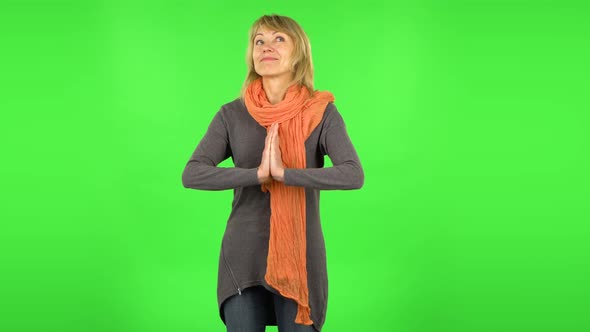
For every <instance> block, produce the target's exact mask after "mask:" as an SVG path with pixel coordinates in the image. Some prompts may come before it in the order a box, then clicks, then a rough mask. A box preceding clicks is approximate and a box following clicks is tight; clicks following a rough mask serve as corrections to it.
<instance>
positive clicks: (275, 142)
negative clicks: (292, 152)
mask: <svg viewBox="0 0 590 332" xmlns="http://www.w3.org/2000/svg"><path fill="white" fill-rule="evenodd" d="M270 128H271V129H270V134H271V144H270V175H271V176H272V178H273V179H275V180H276V181H280V182H283V181H285V167H284V166H283V159H282V157H281V149H280V147H279V124H278V123H275V124H273V125H272V126H271V127H270Z"/></svg>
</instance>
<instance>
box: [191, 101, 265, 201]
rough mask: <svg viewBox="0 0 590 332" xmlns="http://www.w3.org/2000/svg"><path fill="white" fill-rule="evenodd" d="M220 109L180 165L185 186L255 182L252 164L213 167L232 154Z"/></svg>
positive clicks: (205, 187) (208, 187)
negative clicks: (185, 162)
mask: <svg viewBox="0 0 590 332" xmlns="http://www.w3.org/2000/svg"><path fill="white" fill-rule="evenodd" d="M222 111H223V109H222V110H220V111H219V112H217V113H216V114H215V116H214V117H213V120H212V121H211V124H209V127H208V129H207V132H206V133H205V136H204V137H203V138H202V139H201V141H200V142H199V144H198V145H197V148H196V149H195V151H194V152H193V154H192V156H191V158H190V159H189V161H188V162H187V164H186V166H185V168H184V171H183V173H182V184H183V186H184V187H185V188H192V189H202V190H225V189H233V188H237V187H246V186H253V185H258V184H259V183H258V174H257V169H256V168H239V167H228V168H223V167H217V165H218V164H219V163H220V162H222V161H224V160H225V159H227V158H229V157H231V156H232V152H231V148H230V144H229V135H228V130H227V126H226V124H225V121H224V119H223V114H222Z"/></svg>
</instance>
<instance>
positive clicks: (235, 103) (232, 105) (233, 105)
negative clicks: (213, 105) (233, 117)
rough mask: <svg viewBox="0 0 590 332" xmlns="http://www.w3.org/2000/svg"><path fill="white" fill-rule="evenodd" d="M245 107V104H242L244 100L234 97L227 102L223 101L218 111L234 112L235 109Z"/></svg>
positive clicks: (240, 109) (238, 109)
mask: <svg viewBox="0 0 590 332" xmlns="http://www.w3.org/2000/svg"><path fill="white" fill-rule="evenodd" d="M245 109H246V105H245V104H244V101H243V100H242V99H241V98H239V97H238V98H236V99H234V100H232V101H230V102H228V103H225V104H223V105H221V109H220V110H219V111H220V112H223V111H225V112H235V111H236V110H237V111H243V110H245Z"/></svg>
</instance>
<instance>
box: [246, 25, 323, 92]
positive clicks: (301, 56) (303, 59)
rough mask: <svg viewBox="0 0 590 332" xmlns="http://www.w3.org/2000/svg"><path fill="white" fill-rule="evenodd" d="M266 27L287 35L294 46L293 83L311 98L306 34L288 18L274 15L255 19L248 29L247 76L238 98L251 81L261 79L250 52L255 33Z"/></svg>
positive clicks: (308, 45) (311, 81)
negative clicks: (303, 87)
mask: <svg viewBox="0 0 590 332" xmlns="http://www.w3.org/2000/svg"><path fill="white" fill-rule="evenodd" d="M261 27H266V28H268V29H273V30H276V31H280V32H283V33H285V34H287V35H288V36H289V37H290V38H291V39H292V40H293V44H294V49H293V54H292V57H291V71H292V72H293V82H295V83H298V84H299V85H303V86H305V87H306V88H307V90H308V91H309V94H310V96H313V92H314V89H313V62H312V60H311V44H310V43H309V38H307V34H305V31H303V29H302V28H301V26H300V25H299V24H298V23H297V22H295V20H293V19H292V18H290V17H287V16H281V15H276V14H271V15H264V16H262V17H260V18H259V19H257V20H256V21H255V22H254V23H253V24H252V27H251V28H250V33H249V34H250V39H249V40H248V50H247V51H246V65H247V66H248V74H247V75H246V80H245V81H244V84H243V85H242V90H241V91H240V97H241V98H242V100H243V99H244V92H245V91H246V88H247V87H248V85H249V84H250V83H252V81H254V80H256V79H258V78H259V77H261V76H260V75H258V73H256V70H255V69H254V59H252V52H253V49H254V39H255V37H256V32H257V31H258V30H259V29H260V28H261Z"/></svg>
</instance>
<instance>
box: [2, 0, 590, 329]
mask: <svg viewBox="0 0 590 332" xmlns="http://www.w3.org/2000/svg"><path fill="white" fill-rule="evenodd" d="M268 13H278V14H282V15H287V16H291V17H292V18H294V19H295V20H297V21H298V22H299V23H300V24H301V25H302V27H303V28H304V29H305V30H306V32H307V33H308V35H309V37H310V39H311V43H312V46H313V60H314V65H315V74H316V80H315V84H316V88H317V89H320V90H329V91H331V92H333V93H334V95H335V97H336V105H337V107H338V109H339V111H340V112H341V114H342V116H343V118H344V120H345V122H346V124H347V129H348V132H349V135H350V137H351V139H352V141H353V143H354V144H355V146H356V148H357V152H358V154H359V156H360V158H361V161H362V164H363V167H364V170H365V177H366V180H365V185H364V187H363V188H362V189H361V190H356V191H324V192H323V193H322V210H321V217H322V225H323V229H324V235H325V239H326V246H327V255H328V256H327V257H328V274H329V287H330V290H329V294H330V295H329V302H328V303H329V304H328V313H327V320H326V323H325V325H324V330H323V331H326V332H332V331H400V332H447V331H448V332H460V331H465V332H482V331H490V332H504V331H519V332H521V331H535V332H540V331H560V332H562V331H576V332H578V331H584V330H586V331H587V330H590V268H589V263H590V254H589V253H590V228H589V226H588V221H589V220H590V212H589V201H590V190H589V182H590V181H589V180H590V177H589V175H588V170H589V169H590V167H589V157H588V151H590V149H589V145H590V144H589V138H588V136H589V132H590V126H589V124H590V121H589V120H590V119H589V116H588V112H589V111H590V107H589V106H590V103H589V93H588V92H589V86H590V84H588V75H589V74H590V70H589V59H590V45H589V40H590V37H589V36H590V23H589V22H590V20H589V17H590V6H589V5H587V4H586V3H585V2H584V1H579V2H573V1H491V0H490V1H458V0H450V1H371V0H367V1H362V2H353V1H350V2H348V1H257V2H245V1H244V2H243V1H164V0H162V1H150V2H144V1H136V2H134V1H114V0H113V1H2V2H1V5H0V31H2V33H1V34H0V42H1V45H2V46H1V47H2V52H0V60H1V61H0V70H1V77H2V78H1V82H2V83H1V86H0V88H1V92H0V94H1V96H2V97H1V98H0V110H1V113H0V114H1V116H2V120H1V121H0V122H1V123H2V125H1V128H0V129H1V130H0V135H1V139H2V164H1V166H0V167H1V171H2V172H1V174H2V197H1V198H2V208H1V212H0V213H1V214H0V218H1V220H2V221H1V225H2V228H1V231H0V272H1V273H0V330H1V331H7V332H13V331H40V332H42V331H60V332H66V331H89V332H90V331H129V332H130V331H141V332H151V331H168V332H172V331H223V330H224V325H223V323H222V322H221V320H220V319H219V316H218V311H217V303H216V282H217V263H218V258H219V256H218V255H219V249H220V244H221V237H222V235H223V231H224V229H225V223H226V220H227V217H228V214H229V211H230V204H231V199H232V192H231V191H218V192H212V191H199V190H192V189H186V188H184V187H183V186H182V182H181V174H182V171H183V169H184V166H185V165H186V162H187V161H188V159H189V158H190V155H191V154H192V152H193V150H194V149H195V147H196V145H197V144H198V142H199V140H200V138H201V137H202V136H203V134H204V133H205V130H206V129H207V126H208V124H209V122H210V121H211V119H212V117H213V115H214V114H215V112H217V111H218V110H219V108H220V106H221V105H222V104H224V103H227V102H229V101H231V100H233V99H234V98H236V96H237V95H238V93H239V89H240V87H241V84H242V82H243V79H244V77H245V73H246V71H245V70H246V67H245V62H244V55H245V50H246V43H247V31H248V28H249V27H250V25H251V24H252V22H253V21H254V20H255V19H256V18H258V17H259V16H261V15H263V14H268ZM224 165H226V166H231V164H230V163H224ZM267 330H269V331H276V328H268V329H267Z"/></svg>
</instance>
